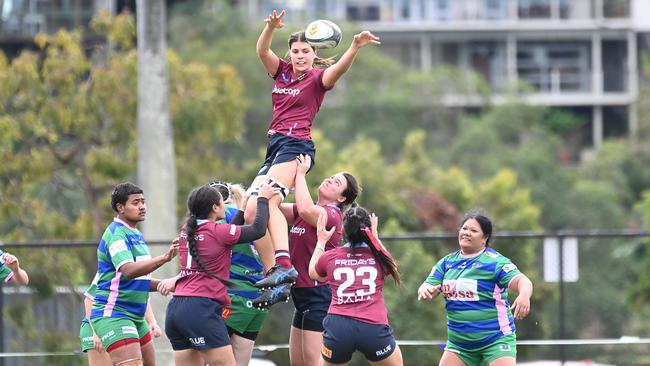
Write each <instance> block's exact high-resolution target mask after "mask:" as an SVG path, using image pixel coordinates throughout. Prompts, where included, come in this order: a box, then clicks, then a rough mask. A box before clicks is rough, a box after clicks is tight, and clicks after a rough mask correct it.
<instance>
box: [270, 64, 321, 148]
mask: <svg viewBox="0 0 650 366" xmlns="http://www.w3.org/2000/svg"><path fill="white" fill-rule="evenodd" d="M324 71H325V70H324V69H311V70H309V71H308V72H307V73H306V74H305V76H304V77H302V78H296V77H295V76H294V74H293V67H292V66H291V63H288V62H286V61H284V60H282V59H280V64H279V66H278V70H277V71H276V73H275V75H273V79H275V84H274V85H273V90H272V91H271V100H272V102H273V119H272V120H271V123H270V124H269V133H280V134H282V135H285V136H291V137H294V138H297V139H299V140H311V125H312V123H313V121H314V117H316V113H318V110H319V109H320V106H321V104H322V103H323V99H324V98H325V92H327V91H328V90H329V89H327V88H325V86H324V85H323V72H324Z"/></svg>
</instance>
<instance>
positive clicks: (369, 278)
mask: <svg viewBox="0 0 650 366" xmlns="http://www.w3.org/2000/svg"><path fill="white" fill-rule="evenodd" d="M316 272H317V273H318V274H319V275H320V276H321V277H327V284H328V285H330V287H331V288H332V302H331V303H330V308H329V310H328V314H337V315H343V316H347V317H350V318H353V319H356V320H359V321H362V322H366V323H370V324H388V314H387V311H386V304H385V303H384V294H383V292H382V289H383V287H384V276H385V274H384V271H383V269H382V267H381V264H380V262H379V260H377V259H375V256H374V255H373V254H372V251H371V250H370V248H368V245H366V244H362V245H361V246H357V247H355V249H354V251H351V249H350V244H349V243H348V244H346V245H344V246H342V247H338V248H336V249H333V250H330V251H328V252H326V253H323V255H322V256H321V257H320V258H319V259H318V262H317V264H316Z"/></svg>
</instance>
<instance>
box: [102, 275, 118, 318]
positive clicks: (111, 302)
mask: <svg viewBox="0 0 650 366" xmlns="http://www.w3.org/2000/svg"><path fill="white" fill-rule="evenodd" d="M120 277H122V272H115V278H113V279H112V280H111V294H110V295H108V299H107V300H106V307H104V315H103V316H106V317H110V316H111V315H112V313H113V308H114V307H115V303H116V302H117V295H118V292H119V291H118V290H119V288H120Z"/></svg>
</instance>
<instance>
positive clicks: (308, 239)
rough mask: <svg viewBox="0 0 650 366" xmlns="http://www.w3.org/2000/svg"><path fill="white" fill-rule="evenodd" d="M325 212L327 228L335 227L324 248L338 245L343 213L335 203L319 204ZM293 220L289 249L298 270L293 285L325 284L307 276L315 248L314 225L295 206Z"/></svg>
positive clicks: (312, 285)
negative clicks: (304, 218)
mask: <svg viewBox="0 0 650 366" xmlns="http://www.w3.org/2000/svg"><path fill="white" fill-rule="evenodd" d="M321 207H323V208H324V209H325V212H326V213H327V224H325V227H326V228H327V229H329V228H331V227H332V226H334V227H336V230H335V231H334V234H332V237H331V238H330V240H329V241H328V242H327V244H326V245H325V249H326V250H329V249H334V248H336V247H337V246H338V244H339V241H340V240H341V234H342V233H343V213H342V212H341V209H340V208H338V207H337V206H335V205H326V206H321ZM293 214H294V217H295V220H294V222H293V226H292V227H291V230H290V231H289V251H290V254H291V263H293V266H294V267H296V271H298V279H297V280H296V283H295V284H294V285H293V287H317V286H323V285H325V283H324V282H318V281H314V280H312V279H311V278H309V261H310V260H311V256H312V254H314V249H316V242H317V241H318V237H317V236H316V227H314V226H311V225H309V223H308V222H307V221H305V220H303V218H302V217H300V216H299V215H298V210H297V208H296V206H295V205H294V206H293Z"/></svg>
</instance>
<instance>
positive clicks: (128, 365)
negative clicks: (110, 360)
mask: <svg viewBox="0 0 650 366" xmlns="http://www.w3.org/2000/svg"><path fill="white" fill-rule="evenodd" d="M115 366H144V363H143V362H142V359H141V358H130V359H128V360H124V361H120V362H117V363H116V364H115Z"/></svg>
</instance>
